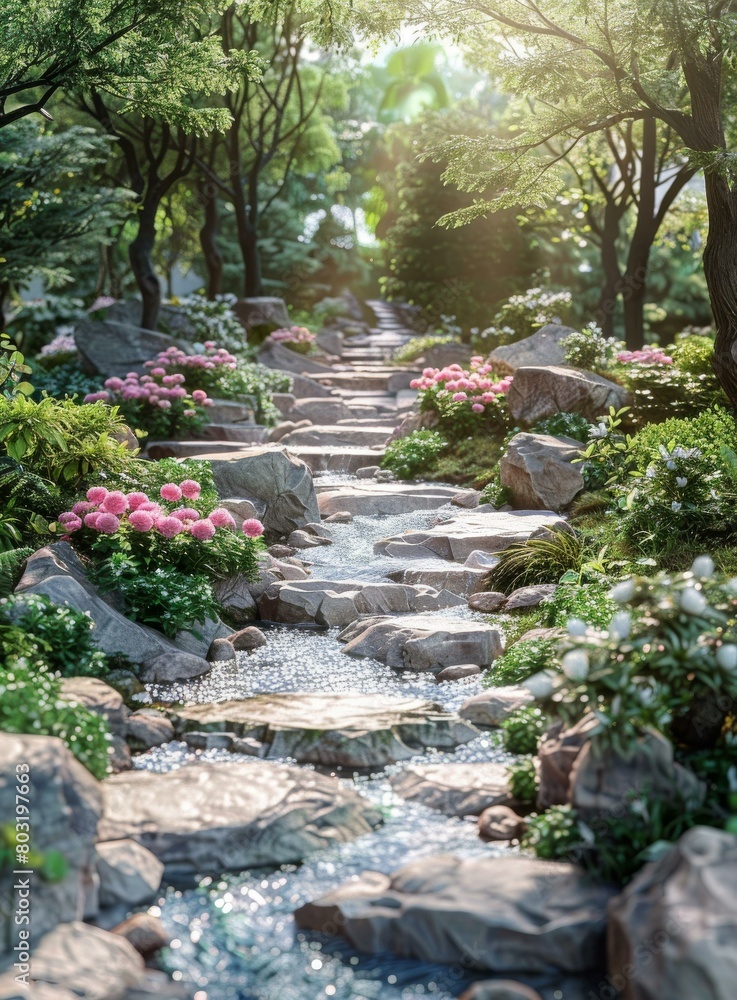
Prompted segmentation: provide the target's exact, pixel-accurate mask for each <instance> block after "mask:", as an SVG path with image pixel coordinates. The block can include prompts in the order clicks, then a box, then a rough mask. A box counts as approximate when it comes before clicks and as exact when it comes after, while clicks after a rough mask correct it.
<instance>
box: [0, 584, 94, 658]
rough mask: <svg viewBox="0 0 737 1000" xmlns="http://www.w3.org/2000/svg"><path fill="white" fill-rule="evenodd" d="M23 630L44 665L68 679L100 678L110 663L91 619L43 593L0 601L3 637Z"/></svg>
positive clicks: (17, 596)
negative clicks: (94, 634) (95, 636)
mask: <svg viewBox="0 0 737 1000" xmlns="http://www.w3.org/2000/svg"><path fill="white" fill-rule="evenodd" d="M11 626H12V627H13V628H19V629H22V630H23V632H25V633H26V635H28V636H29V637H30V639H31V641H32V642H33V643H35V645H36V646H37V648H38V649H39V650H40V651H41V654H42V656H43V660H44V663H45V664H46V666H47V667H48V668H49V670H52V671H58V672H59V673H61V674H63V675H64V676H66V677H72V676H75V677H76V676H83V675H84V676H92V677H100V676H102V675H103V674H104V673H105V670H106V665H107V661H106V658H105V654H104V653H101V652H100V650H99V649H98V648H97V646H96V645H95V643H94V642H93V640H92V629H93V627H94V626H93V623H92V619H91V618H90V617H89V616H88V615H85V614H83V613H82V612H81V611H77V610H76V609H75V608H71V607H69V606H68V605H64V606H61V605H58V604H54V602H53V601H51V600H50V599H49V598H48V597H46V596H45V595H43V594H18V595H15V596H13V597H7V598H5V599H4V600H1V601H0V634H2V633H3V632H7V630H8V628H9V627H11Z"/></svg>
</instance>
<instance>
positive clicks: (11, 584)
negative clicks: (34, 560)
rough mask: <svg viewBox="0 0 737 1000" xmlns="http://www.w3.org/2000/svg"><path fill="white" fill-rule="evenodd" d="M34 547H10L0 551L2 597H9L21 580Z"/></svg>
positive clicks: (0, 593) (0, 594)
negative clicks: (5, 550) (24, 567)
mask: <svg viewBox="0 0 737 1000" xmlns="http://www.w3.org/2000/svg"><path fill="white" fill-rule="evenodd" d="M32 553H33V549H30V548H23V549H9V550H8V551H7V552H0V599H2V598H4V597H9V596H10V595H11V594H12V593H13V591H14V590H15V587H16V585H17V583H18V581H19V580H20V577H21V573H22V571H23V566H24V565H25V562H26V559H28V557H29V556H30V555H32Z"/></svg>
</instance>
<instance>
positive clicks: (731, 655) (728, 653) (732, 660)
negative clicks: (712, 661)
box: [716, 642, 737, 671]
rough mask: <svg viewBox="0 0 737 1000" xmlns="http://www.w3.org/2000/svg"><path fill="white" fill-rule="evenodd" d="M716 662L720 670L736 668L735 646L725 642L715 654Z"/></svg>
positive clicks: (736, 649) (736, 653)
mask: <svg viewBox="0 0 737 1000" xmlns="http://www.w3.org/2000/svg"><path fill="white" fill-rule="evenodd" d="M716 661H717V663H718V664H719V666H720V667H721V668H722V670H729V671H732V670H734V669H735V668H736V667H737V646H735V645H734V643H731V642H725V643H724V645H723V646H720V647H719V649H718V650H717V652H716Z"/></svg>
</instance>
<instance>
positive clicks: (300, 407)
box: [289, 396, 353, 425]
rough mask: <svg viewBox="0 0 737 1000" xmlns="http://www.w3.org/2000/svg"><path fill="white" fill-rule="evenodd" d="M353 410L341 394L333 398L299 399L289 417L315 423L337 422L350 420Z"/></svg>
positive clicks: (291, 409)
mask: <svg viewBox="0 0 737 1000" xmlns="http://www.w3.org/2000/svg"><path fill="white" fill-rule="evenodd" d="M352 416H353V411H352V410H351V408H350V407H349V406H348V405H347V403H345V402H344V400H342V399H341V398H340V397H339V396H334V397H332V398H328V399H326V398H324V397H323V398H319V397H318V398H317V399H299V400H297V401H296V402H295V403H294V405H293V406H292V407H291V408H290V410H289V419H290V420H292V421H294V422H295V423H296V422H298V421H300V420H309V421H310V423H313V424H321V425H325V424H337V423H338V421H339V420H350V419H351V417H352Z"/></svg>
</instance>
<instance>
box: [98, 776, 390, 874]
mask: <svg viewBox="0 0 737 1000" xmlns="http://www.w3.org/2000/svg"><path fill="white" fill-rule="evenodd" d="M103 791H104V797H105V798H104V812H103V817H102V821H101V823H100V828H99V838H98V839H99V840H100V841H107V840H123V839H131V840H135V841H137V843H139V844H142V845H143V846H144V847H146V848H148V850H150V851H151V852H152V853H153V854H155V855H156V857H157V858H159V860H161V861H162V862H163V863H164V865H166V868H167V870H168V871H169V873H170V874H172V875H174V874H181V875H186V876H191V875H192V874H194V873H196V872H210V873H212V872H215V873H218V874H219V873H221V872H224V871H242V870H243V869H245V868H259V867H262V866H263V867H266V866H268V867H269V868H274V867H277V866H279V865H282V864H290V863H296V862H298V861H301V860H302V859H303V858H304V857H305V856H306V855H307V854H309V853H311V852H312V851H314V850H317V849H318V848H323V847H328V846H331V845H333V844H336V843H343V842H345V841H349V840H354V839H355V838H356V837H360V836H361V835H362V834H364V833H369V832H370V831H371V830H372V829H373V828H374V827H376V826H378V825H379V823H380V822H381V818H380V816H379V814H378V813H377V812H376V810H375V809H374V808H373V807H372V806H371V805H370V803H369V802H368V800H367V799H365V798H363V797H362V796H360V795H358V794H357V793H356V792H354V791H352V790H351V789H349V788H347V787H346V786H344V785H342V784H341V783H340V782H339V781H338V780H337V779H336V778H330V777H327V776H326V775H323V774H318V773H317V772H315V771H307V770H303V769H302V768H296V767H288V766H286V765H280V764H276V763H273V762H271V761H269V762H266V761H259V760H253V761H251V762H248V763H237V764H236V763H216V764H215V763H196V764H189V765H186V766H185V767H181V768H179V769H178V770H176V771H169V772H167V773H164V774H159V773H155V772H153V771H127V772H126V773H124V774H117V775H114V776H113V777H111V778H108V779H107V780H106V781H105V782H103Z"/></svg>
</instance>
